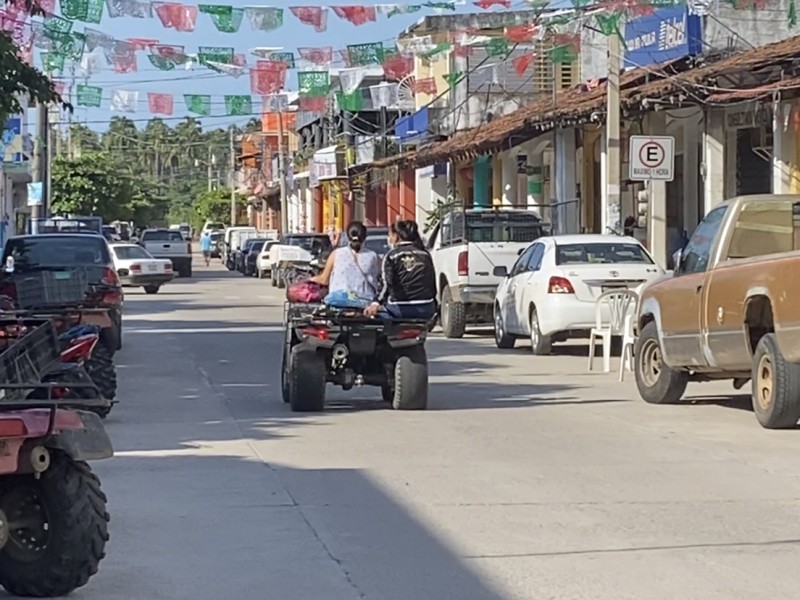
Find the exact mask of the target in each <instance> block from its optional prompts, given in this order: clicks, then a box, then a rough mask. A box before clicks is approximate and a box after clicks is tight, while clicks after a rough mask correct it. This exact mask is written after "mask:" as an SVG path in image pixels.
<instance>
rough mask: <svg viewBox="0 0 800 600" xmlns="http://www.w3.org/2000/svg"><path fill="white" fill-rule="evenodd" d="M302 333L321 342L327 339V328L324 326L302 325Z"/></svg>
mask: <svg viewBox="0 0 800 600" xmlns="http://www.w3.org/2000/svg"><path fill="white" fill-rule="evenodd" d="M303 335H304V336H306V337H313V338H316V339H318V340H322V341H323V342H326V341H328V339H329V337H330V336H329V334H328V329H327V328H326V327H314V326H309V327H303Z"/></svg>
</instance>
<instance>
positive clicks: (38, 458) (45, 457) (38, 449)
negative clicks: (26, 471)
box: [30, 446, 50, 473]
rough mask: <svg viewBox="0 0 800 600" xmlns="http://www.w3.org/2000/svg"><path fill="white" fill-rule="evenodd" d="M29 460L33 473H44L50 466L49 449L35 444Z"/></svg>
mask: <svg viewBox="0 0 800 600" xmlns="http://www.w3.org/2000/svg"><path fill="white" fill-rule="evenodd" d="M30 461H31V468H32V469H33V472H34V473H44V472H45V471H47V469H48V468H49V467H50V451H49V450H48V449H47V448H45V447H44V446H35V447H34V448H33V449H32V450H31V455H30Z"/></svg>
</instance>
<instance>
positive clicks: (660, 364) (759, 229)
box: [635, 195, 800, 428]
mask: <svg viewBox="0 0 800 600" xmlns="http://www.w3.org/2000/svg"><path fill="white" fill-rule="evenodd" d="M675 264H676V266H675V271H674V274H673V276H672V277H669V276H666V277H665V278H663V279H661V280H659V281H657V282H655V283H653V284H651V285H650V286H648V287H647V288H645V290H644V291H643V293H642V296H641V299H640V303H639V314H638V326H639V338H638V341H637V345H636V348H635V357H636V358H635V374H636V383H637V387H638V389H639V393H640V395H641V397H642V398H643V399H644V400H645V401H647V402H650V403H654V404H664V403H671V402H677V401H679V400H680V398H681V397H682V396H683V394H684V392H685V390H686V386H687V383H688V382H690V381H709V380H715V379H732V380H733V381H734V387H736V388H737V389H739V388H741V387H743V386H744V385H746V384H747V383H748V381H750V382H751V393H752V402H753V409H754V411H755V414H756V417H757V419H758V421H759V423H761V425H762V426H764V427H767V428H784V427H794V426H795V425H796V424H797V422H798V420H800V302H798V292H800V283H798V281H797V279H796V277H797V273H798V272H800V196H777V195H764V196H744V197H740V198H735V199H733V200H730V201H728V202H724V203H723V204H721V205H719V206H717V207H715V208H714V209H713V210H712V211H711V212H709V214H708V215H707V216H706V218H705V219H704V220H703V222H702V223H700V225H698V227H697V229H696V230H695V232H694V234H693V235H692V237H691V239H690V240H689V243H688V244H687V246H686V247H685V248H684V249H683V250H682V251H679V252H678V253H677V254H676V260H675Z"/></svg>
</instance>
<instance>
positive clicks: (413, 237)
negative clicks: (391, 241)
mask: <svg viewBox="0 0 800 600" xmlns="http://www.w3.org/2000/svg"><path fill="white" fill-rule="evenodd" d="M391 231H392V233H394V234H395V235H397V237H399V238H400V241H401V242H411V243H412V244H414V246H416V247H417V248H419V249H421V250H422V249H424V248H425V244H424V243H423V242H422V236H420V234H419V227H418V226H417V222H416V221H395V222H394V223H392V225H391Z"/></svg>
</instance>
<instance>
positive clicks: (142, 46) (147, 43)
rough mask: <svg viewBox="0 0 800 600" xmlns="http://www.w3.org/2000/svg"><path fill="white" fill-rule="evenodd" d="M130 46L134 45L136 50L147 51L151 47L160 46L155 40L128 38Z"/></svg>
mask: <svg viewBox="0 0 800 600" xmlns="http://www.w3.org/2000/svg"><path fill="white" fill-rule="evenodd" d="M125 41H126V42H128V43H129V44H133V47H134V48H135V49H136V50H147V49H148V48H150V47H151V46H155V45H157V44H158V40H153V39H149V38H128V39H127V40H125Z"/></svg>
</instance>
